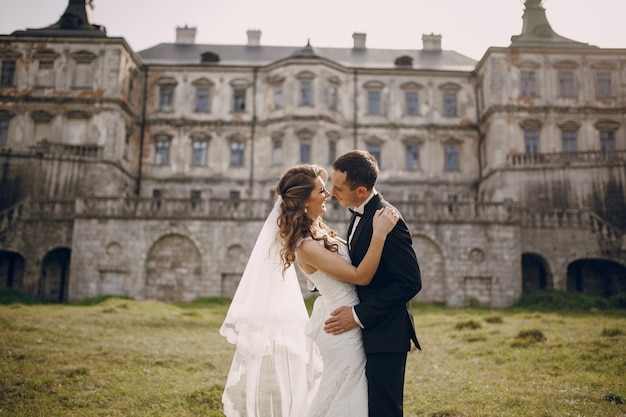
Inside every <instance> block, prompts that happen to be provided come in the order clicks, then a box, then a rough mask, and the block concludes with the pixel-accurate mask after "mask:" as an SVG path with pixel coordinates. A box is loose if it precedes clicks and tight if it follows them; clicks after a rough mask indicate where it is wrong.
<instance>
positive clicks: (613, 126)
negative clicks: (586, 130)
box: [593, 120, 622, 132]
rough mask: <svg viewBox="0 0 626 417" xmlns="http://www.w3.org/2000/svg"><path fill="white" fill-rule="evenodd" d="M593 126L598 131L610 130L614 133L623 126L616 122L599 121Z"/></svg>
mask: <svg viewBox="0 0 626 417" xmlns="http://www.w3.org/2000/svg"><path fill="white" fill-rule="evenodd" d="M593 126H594V127H595V128H596V129H598V130H604V131H607V130H608V131H613V132H614V131H616V130H617V129H619V128H620V127H621V126H622V124H621V123H620V122H616V121H615V120H598V121H597V122H596V123H595V124H594V125H593Z"/></svg>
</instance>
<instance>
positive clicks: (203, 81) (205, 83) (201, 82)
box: [191, 77, 214, 88]
mask: <svg viewBox="0 0 626 417" xmlns="http://www.w3.org/2000/svg"><path fill="white" fill-rule="evenodd" d="M191 85H193V86H194V87H204V88H211V87H213V85H214V84H213V81H211V80H209V79H208V78H206V77H202V78H198V79H197V80H194V81H192V82H191Z"/></svg>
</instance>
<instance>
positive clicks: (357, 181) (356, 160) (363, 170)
mask: <svg viewBox="0 0 626 417" xmlns="http://www.w3.org/2000/svg"><path fill="white" fill-rule="evenodd" d="M333 169H334V170H336V171H340V172H344V173H345V174H346V184H347V185H348V187H350V189H351V190H354V189H355V188H357V187H365V188H366V189H368V190H371V189H372V188H374V185H375V184H376V180H377V179H378V163H377V162H376V158H375V157H374V155H372V154H371V153H369V152H367V151H362V150H355V151H351V152H348V153H346V154H343V155H341V156H340V157H339V158H337V159H336V160H335V162H333Z"/></svg>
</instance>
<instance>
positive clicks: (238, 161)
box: [229, 140, 246, 168]
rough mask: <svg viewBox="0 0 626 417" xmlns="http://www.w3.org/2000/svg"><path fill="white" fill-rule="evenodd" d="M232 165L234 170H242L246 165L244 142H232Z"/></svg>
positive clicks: (230, 164)
mask: <svg viewBox="0 0 626 417" xmlns="http://www.w3.org/2000/svg"><path fill="white" fill-rule="evenodd" d="M229 148H230V163H229V166H230V167H232V168H241V167H243V166H244V165H245V152H246V144H245V143H244V142H243V140H233V141H231V142H230V146H229Z"/></svg>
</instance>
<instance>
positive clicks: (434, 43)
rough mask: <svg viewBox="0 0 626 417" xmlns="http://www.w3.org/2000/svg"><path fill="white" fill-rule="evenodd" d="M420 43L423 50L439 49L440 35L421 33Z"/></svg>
mask: <svg viewBox="0 0 626 417" xmlns="http://www.w3.org/2000/svg"><path fill="white" fill-rule="evenodd" d="M422 43H423V44H424V50H425V51H441V35H435V34H434V33H431V34H430V35H426V34H423V35H422Z"/></svg>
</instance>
